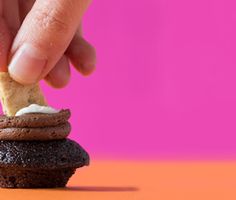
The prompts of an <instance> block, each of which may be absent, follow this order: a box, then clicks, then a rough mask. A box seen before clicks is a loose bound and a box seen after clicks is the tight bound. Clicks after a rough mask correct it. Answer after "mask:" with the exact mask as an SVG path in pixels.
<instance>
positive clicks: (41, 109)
mask: <svg viewBox="0 0 236 200" xmlns="http://www.w3.org/2000/svg"><path fill="white" fill-rule="evenodd" d="M58 112H60V110H56V109H55V108H52V107H50V106H40V105H38V104H31V105H29V106H28V107H25V108H22V109H20V110H18V111H17V113H16V114H15V116H20V115H24V114H27V113H46V114H53V113H58Z"/></svg>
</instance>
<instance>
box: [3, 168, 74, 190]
mask: <svg viewBox="0 0 236 200" xmlns="http://www.w3.org/2000/svg"><path fill="white" fill-rule="evenodd" d="M75 170H76V169H75V168H64V169H54V170H39V169H38V170H26V169H14V168H0V187H2V188H56V187H65V186H66V184H67V182H68V180H69V178H70V177H71V176H72V175H73V174H74V172H75Z"/></svg>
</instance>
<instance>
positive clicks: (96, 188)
mask: <svg viewBox="0 0 236 200" xmlns="http://www.w3.org/2000/svg"><path fill="white" fill-rule="evenodd" d="M53 190H60V191H68V192H71V191H77V192H137V191H139V188H137V187H132V186H122V187H119V186H117V187H115V186H69V187H65V188H56V189H53Z"/></svg>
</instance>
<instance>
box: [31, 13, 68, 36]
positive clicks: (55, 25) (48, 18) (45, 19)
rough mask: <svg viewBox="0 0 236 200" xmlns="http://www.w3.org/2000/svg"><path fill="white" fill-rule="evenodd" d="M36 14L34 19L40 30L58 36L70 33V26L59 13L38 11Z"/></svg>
mask: <svg viewBox="0 0 236 200" xmlns="http://www.w3.org/2000/svg"><path fill="white" fill-rule="evenodd" d="M35 13H36V17H35V18H34V19H35V21H36V23H37V24H38V26H39V27H40V28H42V29H46V30H47V31H49V32H50V31H52V32H53V33H58V34H60V33H65V32H67V31H68V29H69V28H68V24H67V23H66V22H65V20H64V18H63V16H62V14H61V13H60V12H59V11H57V10H55V9H51V10H49V9H48V10H42V9H38V10H36V11H35Z"/></svg>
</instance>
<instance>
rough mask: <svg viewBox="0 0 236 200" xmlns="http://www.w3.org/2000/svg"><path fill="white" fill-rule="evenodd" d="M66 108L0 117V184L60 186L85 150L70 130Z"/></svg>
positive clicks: (85, 157)
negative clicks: (69, 135)
mask: <svg viewBox="0 0 236 200" xmlns="http://www.w3.org/2000/svg"><path fill="white" fill-rule="evenodd" d="M69 117H70V111H69V110H62V111H60V112H59V113H54V114H41V113H31V114H24V115H21V116H13V117H7V116H1V117H0V187H4V188H53V187H64V186H65V185H66V184H67V182H68V180H69V178H70V177H71V176H72V175H73V173H74V172H75V170H76V169H77V168H79V167H83V166H86V165H88V164H89V155H88V153H87V152H86V151H85V150H84V149H83V148H82V147H81V146H80V145H79V144H78V143H76V142H75V141H72V140H70V139H67V138H66V137H67V136H68V134H69V133H70V124H69V123H68V121H67V120H68V119H69Z"/></svg>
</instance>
